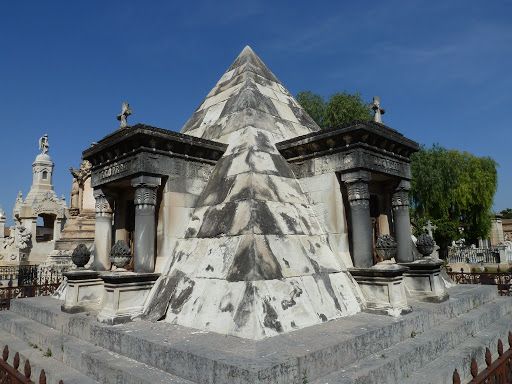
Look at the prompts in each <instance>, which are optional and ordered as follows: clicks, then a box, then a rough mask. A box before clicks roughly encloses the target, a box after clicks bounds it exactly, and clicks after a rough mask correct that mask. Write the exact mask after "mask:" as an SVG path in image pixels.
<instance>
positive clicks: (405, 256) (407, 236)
mask: <svg viewBox="0 0 512 384" xmlns="http://www.w3.org/2000/svg"><path fill="white" fill-rule="evenodd" d="M410 188H411V183H410V182H409V181H407V180H402V181H400V183H399V184H398V187H397V188H396V189H395V192H394V193H393V196H392V199H391V203H392V205H393V217H394V222H395V236H396V240H397V243H398V251H397V256H396V258H397V260H396V261H397V262H399V263H408V262H411V261H413V260H414V257H413V253H412V233H411V220H410V217H409V190H410Z"/></svg>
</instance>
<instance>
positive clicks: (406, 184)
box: [395, 180, 411, 192]
mask: <svg viewBox="0 0 512 384" xmlns="http://www.w3.org/2000/svg"><path fill="white" fill-rule="evenodd" d="M410 190H411V182H410V181H409V180H400V182H399V183H398V185H397V187H396V188H395V191H396V192H398V191H410Z"/></svg>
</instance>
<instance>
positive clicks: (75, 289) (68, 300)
mask: <svg viewBox="0 0 512 384" xmlns="http://www.w3.org/2000/svg"><path fill="white" fill-rule="evenodd" d="M63 275H64V276H65V277H66V278H67V279H68V282H67V289H66V296H65V298H64V304H62V306H61V309H62V311H63V312H68V313H77V312H84V311H91V310H92V311H94V310H98V309H99V307H100V303H101V299H102V297H103V292H104V289H103V280H101V279H100V278H99V274H98V272H96V271H89V270H76V271H70V272H65V273H64V274H63Z"/></svg>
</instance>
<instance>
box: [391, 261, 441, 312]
mask: <svg viewBox="0 0 512 384" xmlns="http://www.w3.org/2000/svg"><path fill="white" fill-rule="evenodd" d="M400 265H402V266H404V267H407V268H408V271H406V272H404V281H405V286H406V288H407V291H408V293H409V295H410V296H412V297H414V298H416V299H418V300H421V301H426V302H433V303H441V302H443V301H446V300H448V299H449V298H450V295H449V294H448V291H447V290H446V285H445V283H444V281H443V278H442V276H441V266H442V265H443V262H442V261H439V260H435V259H434V258H432V257H425V258H423V259H421V260H416V261H413V262H412V263H400Z"/></svg>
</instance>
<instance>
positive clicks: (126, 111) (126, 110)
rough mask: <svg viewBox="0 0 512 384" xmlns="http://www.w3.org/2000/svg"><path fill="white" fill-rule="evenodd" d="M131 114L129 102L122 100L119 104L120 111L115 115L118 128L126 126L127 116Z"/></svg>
mask: <svg viewBox="0 0 512 384" xmlns="http://www.w3.org/2000/svg"><path fill="white" fill-rule="evenodd" d="M131 114H132V110H131V108H130V104H128V103H127V102H126V101H125V102H123V105H122V106H121V113H120V114H119V115H117V120H119V122H120V124H119V128H126V127H127V126H128V116H130V115H131Z"/></svg>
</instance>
